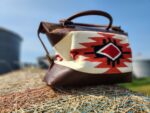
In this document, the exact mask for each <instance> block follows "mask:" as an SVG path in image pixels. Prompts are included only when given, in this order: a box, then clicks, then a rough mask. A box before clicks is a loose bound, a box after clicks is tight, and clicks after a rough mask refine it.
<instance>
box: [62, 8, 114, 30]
mask: <svg viewBox="0 0 150 113" xmlns="http://www.w3.org/2000/svg"><path fill="white" fill-rule="evenodd" d="M87 15H98V16H104V17H106V18H108V20H109V24H108V26H106V30H109V29H110V28H111V26H112V22H113V19H112V17H111V15H110V14H108V13H107V12H104V11H99V10H89V11H84V12H80V13H77V14H75V15H73V16H71V17H69V18H67V19H63V20H60V23H62V25H63V26H65V25H71V24H76V23H73V22H72V20H73V19H75V18H78V17H81V16H87ZM76 25H77V24H76ZM82 25H85V26H91V25H90V24H82ZM92 26H93V27H94V26H95V27H96V25H92Z"/></svg>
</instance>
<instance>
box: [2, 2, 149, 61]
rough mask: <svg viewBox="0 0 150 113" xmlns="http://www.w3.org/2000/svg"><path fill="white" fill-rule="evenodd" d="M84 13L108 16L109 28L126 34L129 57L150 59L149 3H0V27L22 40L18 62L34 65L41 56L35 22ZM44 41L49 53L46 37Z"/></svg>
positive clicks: (94, 18)
mask: <svg viewBox="0 0 150 113" xmlns="http://www.w3.org/2000/svg"><path fill="white" fill-rule="evenodd" d="M84 10H103V11H106V12H108V13H110V14H111V15H112V17H113V25H117V26H121V27H122V28H123V29H124V30H125V31H126V32H128V34H129V41H130V44H131V47H132V51H133V57H134V58H138V57H140V58H144V59H145V58H146V59H147V58H148V59H149V58H150V0H0V27H3V28H6V29H9V30H11V31H14V32H16V33H18V34H19V35H20V36H21V37H22V38H23V41H22V46H21V62H32V63H35V62H36V61H37V58H38V57H40V56H43V55H45V52H44V50H43V48H42V46H41V44H40V42H39V40H38V38H37V29H38V26H39V23H40V22H41V21H47V22H54V23H57V22H59V20H60V19H63V18H67V17H69V16H71V15H72V14H74V13H77V12H80V11H84ZM76 21H78V22H86V23H93V24H107V22H108V21H107V19H105V18H102V17H97V16H90V17H81V18H79V19H77V20H76ZM42 36H43V35H42ZM43 38H44V36H43ZM44 41H45V42H46V45H47V47H48V48H49V51H50V52H51V53H52V48H51V46H50V44H49V43H48V41H47V40H46V38H44Z"/></svg>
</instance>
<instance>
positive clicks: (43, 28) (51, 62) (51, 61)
mask: <svg viewBox="0 0 150 113" xmlns="http://www.w3.org/2000/svg"><path fill="white" fill-rule="evenodd" d="M45 32H48V29H47V27H46V26H45V24H44V22H41V23H40V25H39V28H38V32H37V35H38V38H39V40H40V42H41V44H42V46H43V48H44V50H45V52H46V57H47V59H48V61H49V63H50V64H51V65H52V64H53V62H54V60H53V59H52V58H51V57H50V53H49V52H48V49H47V48H46V46H45V44H44V42H43V41H42V39H41V37H40V33H45Z"/></svg>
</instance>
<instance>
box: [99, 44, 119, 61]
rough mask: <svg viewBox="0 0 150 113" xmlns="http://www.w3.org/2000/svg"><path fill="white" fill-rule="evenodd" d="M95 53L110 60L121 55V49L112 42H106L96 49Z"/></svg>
mask: <svg viewBox="0 0 150 113" xmlns="http://www.w3.org/2000/svg"><path fill="white" fill-rule="evenodd" d="M97 53H98V54H102V55H105V56H107V57H109V58H110V59H112V60H116V59H117V58H118V57H119V56H120V55H121V51H120V50H119V48H118V47H117V46H115V45H114V44H113V43H109V44H107V45H106V46H104V47H103V48H101V49H100V50H99V51H97Z"/></svg>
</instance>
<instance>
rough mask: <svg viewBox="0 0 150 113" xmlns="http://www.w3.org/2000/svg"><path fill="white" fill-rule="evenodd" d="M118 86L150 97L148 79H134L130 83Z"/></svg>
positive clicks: (149, 79)
mask: <svg viewBox="0 0 150 113" xmlns="http://www.w3.org/2000/svg"><path fill="white" fill-rule="evenodd" d="M120 86H122V87H125V88H127V89H130V90H132V91H136V92H140V93H144V94H145V95H149V96H150V77H146V78H141V79H134V80H133V81H132V83H124V84H120Z"/></svg>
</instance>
